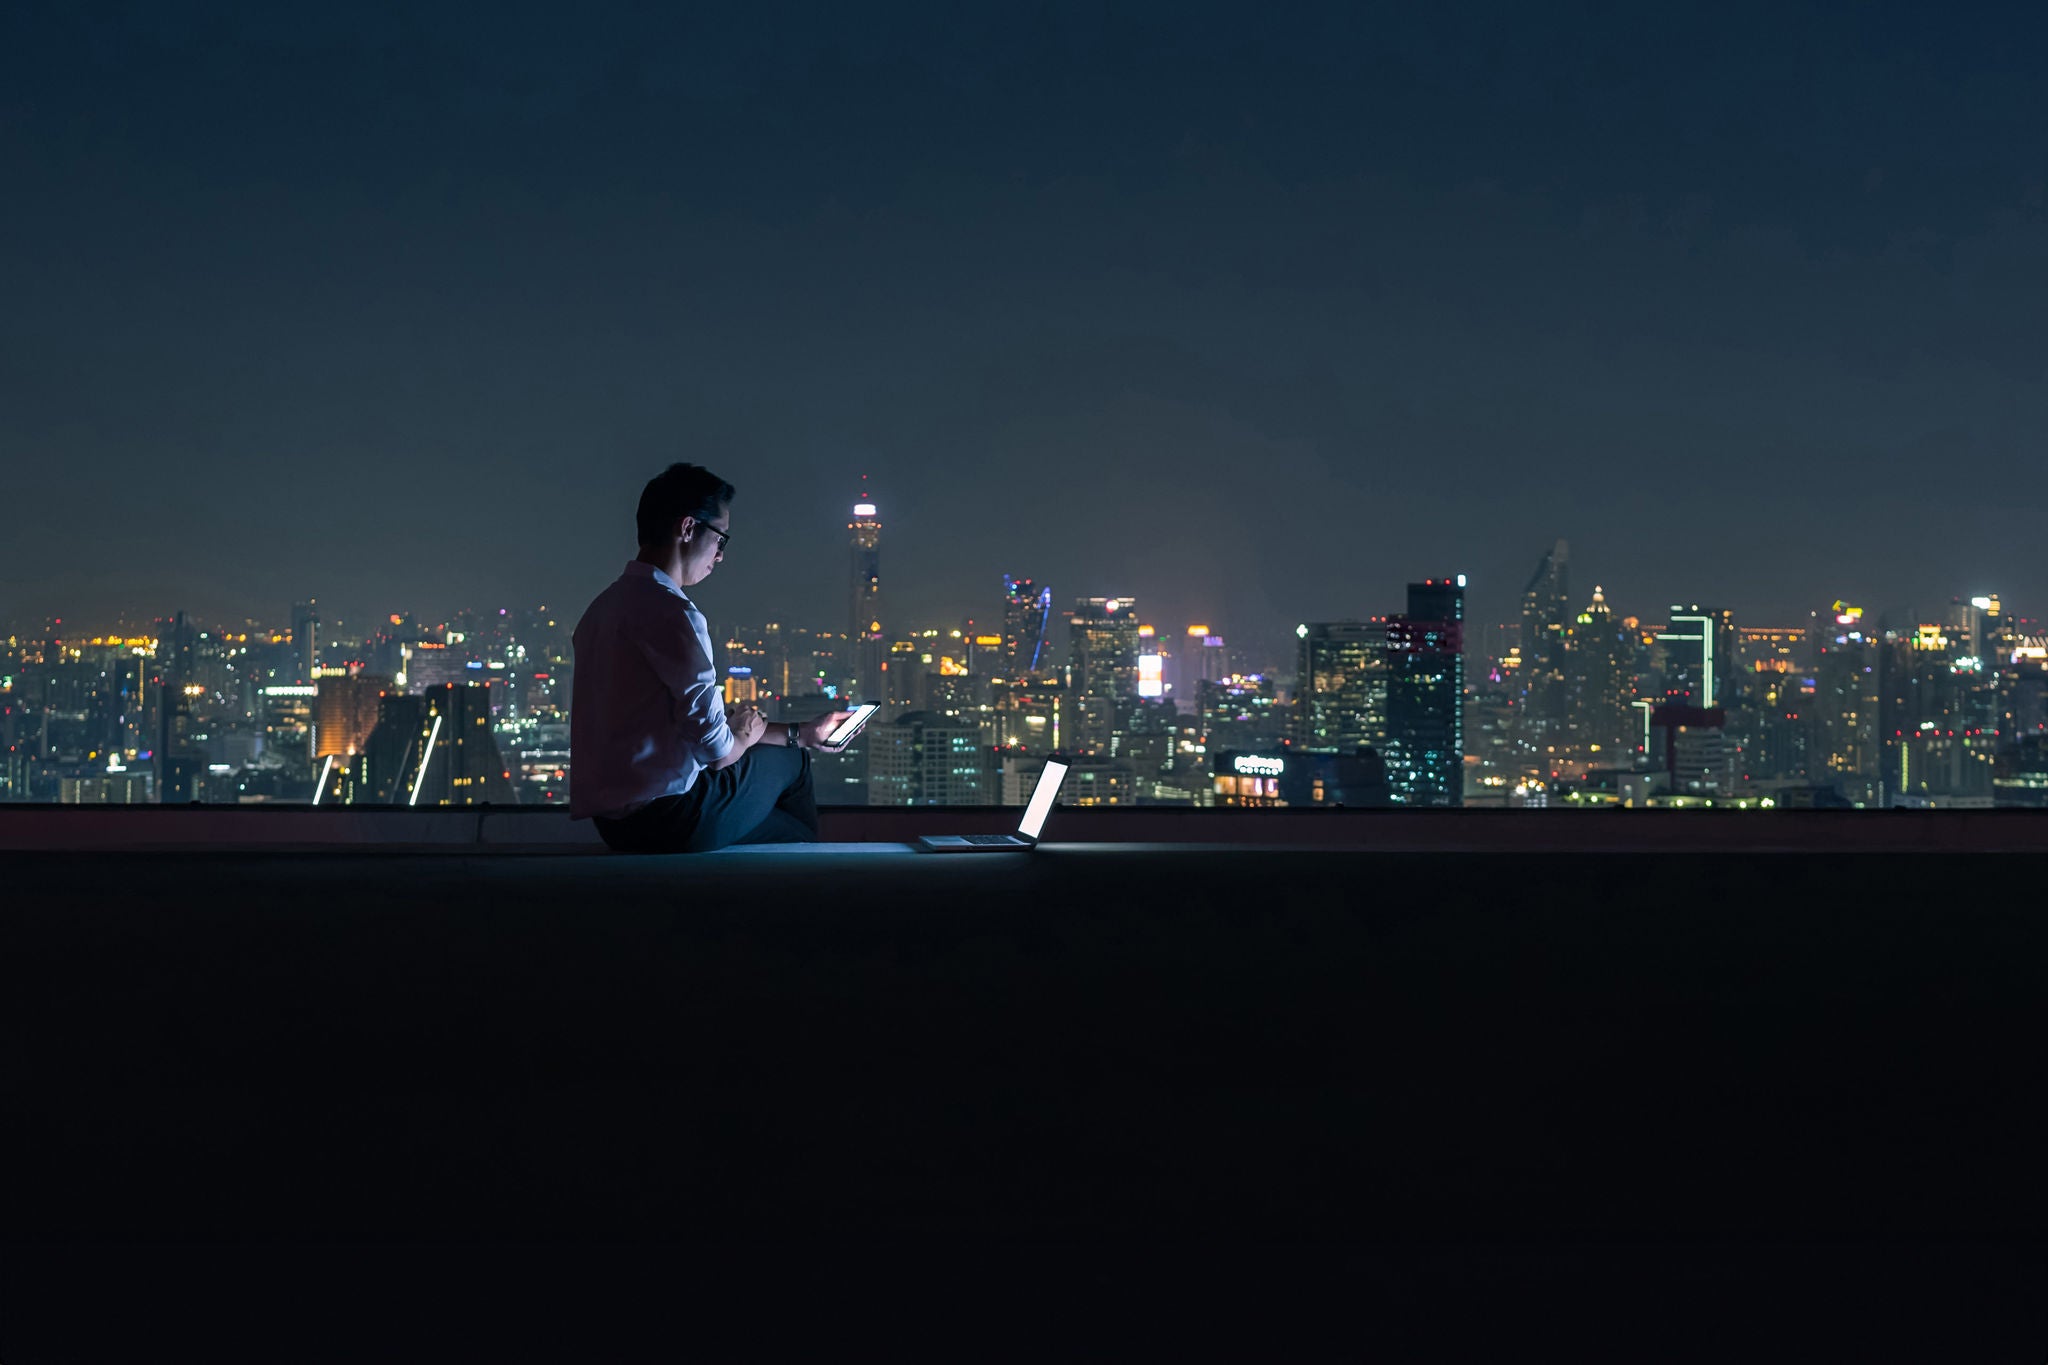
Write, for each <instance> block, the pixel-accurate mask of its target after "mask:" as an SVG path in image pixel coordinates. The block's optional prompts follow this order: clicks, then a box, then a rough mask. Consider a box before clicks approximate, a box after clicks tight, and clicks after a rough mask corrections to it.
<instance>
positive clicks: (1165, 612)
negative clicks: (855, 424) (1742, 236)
mask: <svg viewBox="0 0 2048 1365" xmlns="http://www.w3.org/2000/svg"><path fill="white" fill-rule="evenodd" d="M869 496H870V495H868V494H865V493H864V494H862V495H861V497H862V498H864V499H865V498H867V497H869ZM875 496H877V497H879V495H875ZM851 508H868V509H870V510H869V511H867V512H866V513H862V514H859V515H858V519H859V520H860V522H861V523H862V524H863V525H867V526H871V527H875V528H877V529H879V530H880V531H881V533H882V534H883V535H885V536H886V537H887V539H886V542H885V550H884V553H885V556H886V562H887V566H888V567H887V570H886V573H887V584H888V587H887V600H888V603H889V606H888V609H887V612H886V616H887V619H886V620H885V621H884V622H883V624H884V627H885V630H898V629H911V628H917V629H925V628H930V627H933V626H940V627H942V628H945V627H952V626H955V625H958V624H959V623H961V622H963V621H967V620H973V621H976V622H979V623H981V624H983V625H988V626H995V625H999V624H1000V623H1001V620H1002V614H1003V609H1004V608H1003V601H1004V598H1003V583H1004V580H1005V579H1006V578H1007V577H1008V576H1009V573H1010V568H1009V567H1006V568H1005V569H1002V570H998V571H997V572H996V573H995V574H994V575H993V576H992V577H993V581H994V584H995V586H994V587H993V588H992V589H985V590H984V591H982V592H980V593H978V594H976V595H974V597H972V598H970V597H969V596H968V594H966V593H965V592H962V591H959V590H958V588H957V587H955V586H954V580H952V579H950V578H949V579H948V580H947V581H948V589H947V591H948V592H949V593H951V594H952V595H951V597H950V599H949V600H950V603H951V604H953V609H950V610H949V609H948V608H947V607H938V608H936V609H934V608H929V607H916V606H904V605H902V604H903V603H913V604H915V603H930V602H933V601H937V600H941V599H940V598H939V594H938V593H937V592H935V591H934V590H933V589H932V588H931V587H930V585H928V584H922V583H920V582H919V581H918V580H917V579H915V578H914V577H911V576H910V575H909V573H907V572H906V571H905V570H904V569H903V568H902V567H901V565H902V561H903V560H904V559H905V558H909V559H910V560H911V562H912V563H913V564H915V563H918V562H920V559H921V557H920V556H917V555H916V554H915V553H912V554H910V555H907V556H906V555H905V549H906V547H905V545H904V543H903V537H902V536H901V535H900V534H892V533H891V530H890V528H891V527H892V525H893V518H892V517H891V515H890V511H889V505H888V504H886V503H880V502H876V501H861V502H858V503H853V504H849V506H848V507H843V508H842V509H841V513H840V515H841V516H842V517H843V516H845V515H846V514H847V513H848V511H849V510H850V509H851ZM841 524H844V523H841ZM836 530H837V527H836V526H828V527H827V528H824V529H823V534H822V536H821V538H822V539H823V540H824V542H825V543H823V544H820V545H819V546H817V547H815V555H814V558H815V559H816V560H818V561H819V564H820V570H819V572H820V583H821V589H820V592H819V593H818V594H815V595H814V596H813V597H812V598H811V599H809V603H810V606H809V609H808V610H802V609H797V610H775V609H773V608H770V609H767V610H755V611H747V610H739V609H732V608H730V607H728V606H727V602H728V601H732V600H738V601H741V602H747V603H753V602H757V601H758V600H759V594H758V593H748V592H745V591H743V590H741V591H735V589H743V588H744V583H743V580H744V578H745V576H746V568H745V561H744V560H740V561H739V565H740V567H739V568H738V569H737V570H736V569H734V568H733V567H732V566H731V565H729V564H728V565H721V566H720V568H719V569H718V570H717V572H716V573H715V574H714V575H713V577H712V578H711V579H710V580H707V583H706V584H705V585H702V586H699V587H698V588H697V589H695V590H694V594H693V595H694V598H695V600H697V601H699V603H700V605H701V606H703V607H704V608H705V610H706V614H707V616H708V617H709V618H710V619H712V620H713V621H714V622H717V623H720V624H721V625H723V626H727V627H731V626H740V625H751V624H756V623H765V622H771V621H782V622H785V623H787V624H790V625H793V626H797V627H800V628H803V629H806V630H827V631H829V630H845V629H848V627H849V623H848V621H847V619H846V618H847V616H848V611H847V608H846V606H845V605H844V603H845V599H844V597H843V596H840V597H839V605H837V606H834V605H833V604H832V603H831V602H830V601H829V600H826V599H829V598H830V597H832V596H835V595H839V594H843V593H844V591H845V583H844V573H845V569H844V556H845V552H846V551H845V545H844V543H843V541H840V540H837V539H834V538H833V533H834V532H835V531H836ZM742 533H743V534H744V532H742ZM630 538H631V537H630V535H629V536H628V537H627V539H630ZM1560 543H1568V544H1573V545H1577V544H1578V542H1576V541H1573V540H1571V539H1570V538H1562V539H1561V541H1560ZM627 557H628V558H630V557H631V551H630V550H629V551H628V552H627ZM1573 558H1574V560H1575V561H1576V562H1577V563H1578V564H1579V565H1580V566H1581V567H1579V568H1578V570H1577V574H1578V577H1579V579H1581V580H1586V579H1591V578H1593V577H1594V576H1593V575H1592V574H1591V573H1589V572H1588V570H1587V569H1586V568H1585V567H1583V566H1584V564H1585V559H1586V557H1585V556H1584V555H1583V554H1582V553H1580V552H1579V551H1577V550H1575V551H1574V552H1573ZM832 559H837V560H838V561H839V563H838V565H837V566H836V567H835V569H833V570H829V571H828V570H827V569H826V568H825V567H824V564H825V562H826V561H828V560H832ZM1030 567H1032V569H1033V572H1032V575H1031V576H1032V578H1033V579H1035V580H1036V582H1037V584H1038V585H1039V586H1040V587H1041V588H1046V589H1048V590H1050V591H1051V593H1052V595H1053V603H1054V607H1055V609H1056V610H1064V607H1063V605H1062V604H1064V603H1067V602H1070V601H1072V600H1077V599H1080V598H1086V597H1090V596H1099V595H1101V594H1102V593H1104V592H1107V591H1110V590H1111V588H1112V587H1114V585H1109V586H1092V587H1078V588H1075V589H1074V590H1072V591H1070V590H1069V589H1068V587H1067V586H1066V581H1065V580H1064V578H1063V577H1062V576H1061V575H1060V574H1059V573H1058V571H1057V569H1058V566H1046V565H1043V564H1039V565H1035V566H1030ZM1437 571H1438V572H1445V570H1444V569H1443V566H1441V565H1438V566H1437ZM616 572H617V570H616V566H613V567H612V568H610V569H609V570H608V571H607V573H608V575H615V574H616ZM832 572H836V573H837V574H838V575H839V581H838V582H836V583H834V582H832V580H831V578H830V577H829V574H830V573H832ZM912 572H914V570H913V571H912ZM1463 576H1464V577H1465V578H1466V580H1467V581H1468V582H1470V583H1471V584H1472V586H1471V587H1470V589H1469V590H1468V591H1469V599H1470V600H1472V601H1474V602H1477V603H1480V604H1482V605H1481V606H1480V607H1479V608H1476V609H1474V610H1473V611H1472V613H1471V616H1470V619H1471V621H1472V622H1473V623H1474V624H1475V626H1481V625H1483V626H1492V625H1494V624H1495V623H1508V622H1512V621H1513V620H1515V619H1516V617H1517V615H1518V613H1519V610H1520V602H1521V597H1522V590H1521V589H1519V588H1509V587H1508V586H1506V585H1505V584H1504V583H1501V582H1496V583H1493V584H1491V585H1485V584H1482V583H1480V582H1478V581H1476V580H1473V579H1472V577H1471V575H1470V574H1469V573H1468V574H1464V575H1463ZM984 577H988V576H984ZM1511 577H1512V576H1511ZM604 581H606V582H608V581H609V576H607V577H606V578H605V580H604ZM1389 581H1396V582H1397V581H1399V576H1398V575H1397V576H1396V578H1395V579H1394V580H1389ZM1517 581H1519V580H1517ZM1596 588H1597V589H1601V590H1603V591H1604V593H1605V599H1606V602H1607V604H1608V606H1609V607H1611V608H1613V609H1614V610H1615V611H1616V612H1617V614H1618V615H1620V616H1633V617H1636V618H1638V619H1640V620H1642V621H1644V622H1646V623H1661V618H1662V614H1663V613H1664V611H1665V610H1666V609H1667V608H1669V607H1670V606H1671V605H1672V603H1674V602H1678V601H1685V600H1699V599H1712V600H1715V601H1717V602H1719V603H1721V604H1722V605H1723V606H1724V607H1725V608H1726V609H1728V610H1732V611H1733V612H1734V613H1735V614H1736V616H1737V618H1738V619H1741V620H1742V621H1743V622H1744V623H1745V624H1753V625H1771V626H1784V627H1801V626H1805V625H1807V624H1809V623H1810V621H1812V620H1813V619H1816V618H1817V617H1819V616H1821V615H1824V614H1825V608H1826V607H1827V605H1828V604H1829V603H1831V602H1834V601H1841V600H1847V601H1853V602H1856V603H1858V604H1859V605H1860V606H1862V607H1863V608H1864V610H1866V611H1867V612H1868V613H1869V615H1870V617H1871V619H1872V621H1873V622H1876V621H1880V620H1883V621H1888V622H1891V623H1892V624H1894V625H1897V626H1909V625H1914V624H1918V623H1919V622H1921V621H1923V620H1933V619H1936V618H1937V617H1938V616H1939V615H1940V613H1941V612H1942V611H1943V610H1945V609H1946V608H1947V607H1949V606H1950V605H1951V604H1953V603H1958V602H1966V601H1968V600H1969V599H1970V598H1972V597H1976V596H1982V595H1985V594H1991V595H1995V596H1999V597H2001V598H2002V599H2003V600H2004V601H2005V602H2006V603H2007V604H2008V609H2010V610H2014V611H2016V612H2017V613H2019V614H2020V615H2021V616H2022V617H2023V618H2026V617H2031V616H2032V615H2033V612H2030V611H2029V610H2028V604H2026V603H2023V602H2022V601H2021V600H2020V599H2019V598H2018V597H2017V595H2016V594H2014V593H2013V592H2011V591H2010V590H2009V589H2006V588H2004V587H2003V586H2002V585H1999V584H1988V585H1976V584H1971V585H1968V586H1967V587H1965V588H1961V589H1953V590H1950V591H1949V593H1948V595H1947V596H1946V597H1945V598H1944V597H1942V596H1941V594H1940V590H1939V589H1938V588H1933V587H1929V588H1926V589H1924V590H1919V591H1914V592H1911V593H1908V594H1906V596H1907V597H1908V598H1909V599H1910V600H1908V601H1907V602H1904V603H1891V604H1887V603H1882V602H1877V601H1875V600H1874V599H1873V598H1872V597H1871V596H1870V595H1869V594H1867V593H1862V592H1858V591H1855V590H1854V589H1853V586H1852V587H1850V588H1849V589H1846V590H1845V589H1842V588H1837V589H1834V590H1830V591H1827V592H1825V593H1824V594H1822V595H1820V596H1818V597H1815V598H1811V599H1808V600H1807V602H1806V603H1805V604H1804V605H1803V606H1801V605H1797V604H1795V605H1793V606H1792V607H1790V608H1789V609H1788V610H1786V611H1784V612H1783V613H1781V614H1779V615H1776V616H1767V615H1766V614H1763V613H1757V612H1753V611H1751V610H1749V609H1747V607H1746V604H1742V603H1739V602H1732V601H1728V600H1727V599H1726V597H1725V595H1722V594H1717V593H1715V592H1713V591H1711V590H1710V588H1711V585H1710V584H1708V585H1702V584H1701V583H1700V581H1699V580H1698V579H1691V580H1688V581H1687V583H1686V584H1685V586H1684V587H1683V590H1682V591H1676V592H1673V593H1671V594H1669V596H1668V597H1666V598H1664V599H1663V600H1662V605H1658V602H1659V598H1658V596H1657V595H1655V594H1649V595H1645V594H1643V593H1641V592H1639V591H1637V590H1635V589H1634V588H1633V587H1632V586H1631V585H1629V584H1627V583H1626V582H1617V580H1616V579H1615V578H1614V576H1613V575H1611V574H1610V575H1606V576H1604V577H1600V578H1598V579H1597V580H1596V581H1594V582H1591V583H1587V584H1585V585H1584V586H1581V587H1577V588H1575V589H1574V592H1575V593H1576V595H1577V597H1579V598H1583V599H1584V600H1585V601H1590V600H1591V594H1592V592H1593V591H1594V590H1595V589H1596ZM417 595H424V594H415V596H417ZM592 595H594V593H593V594H592ZM1117 595H1120V596H1125V597H1131V598H1134V599H1136V600H1138V601H1140V602H1142V603H1144V604H1145V610H1144V612H1143V614H1144V615H1145V616H1146V617H1147V619H1152V620H1156V621H1158V622H1159V623H1161V624H1162V625H1166V626H1170V627H1173V628H1175V629H1178V627H1180V626H1182V625H1185V624H1189V623H1193V622H1198V621H1199V622H1205V623H1210V624H1212V625H1213V626H1214V627H1215V628H1216V629H1217V630H1218V631H1219V632H1220V633H1222V634H1223V635H1225V636H1226V637H1228V638H1230V639H1232V641H1233V642H1234V643H1235V642H1242V645H1243V647H1244V648H1247V649H1256V650H1260V651H1264V652H1267V653H1270V654H1275V655H1276V657H1277V656H1278V655H1282V654H1284V653H1285V652H1286V651H1287V650H1289V649H1290V648H1291V645H1290V644H1289V638H1290V636H1291V632H1292V630H1293V628H1294V625H1295V624H1297V623H1298V622H1300V621H1344V620H1366V619H1371V618H1373V617H1376V616H1385V615H1387V614H1390V613H1391V612H1393V611H1395V610H1397V609H1398V606H1399V602H1398V598H1397V596H1396V593H1395V592H1393V591H1387V590H1384V589H1383V590H1382V591H1381V592H1380V595H1379V598H1378V599H1377V600H1375V601H1372V602H1368V603H1361V604H1359V605H1356V606H1353V607H1351V608H1349V609H1345V610H1338V611H1309V610H1295V611H1292V612H1289V611H1285V610H1279V611H1273V612H1268V613H1265V614H1263V615H1262V616H1260V617H1258V618H1256V619H1233V618H1232V616H1231V615H1230V614H1229V613H1228V612H1227V611H1225V610H1222V609H1219V608H1216V607H1214V606H1206V607H1205V606H1204V605H1203V603H1202V602H1200V601H1199V600H1192V599H1191V598H1190V596H1189V594H1188V593H1186V592H1185V591H1181V592H1175V591H1173V590H1171V589H1167V590H1164V591H1161V592H1160V593H1158V594H1157V595H1148V594H1146V593H1144V592H1139V591H1133V590H1130V588H1129V587H1128V586H1127V585H1126V586H1125V587H1124V588H1123V589H1122V590H1121V591H1119V592H1118V594H1117ZM302 596H303V597H306V598H312V599H317V600H319V601H321V602H324V603H327V604H328V605H327V606H326V607H325V608H324V609H323V614H324V616H325V617H326V619H327V620H329V621H333V622H344V623H346V622H355V623H359V624H364V625H368V624H375V623H381V622H383V621H384V620H385V619H386V618H388V617H389V616H390V615H392V614H393V613H394V612H397V613H399V614H403V615H405V616H407V617H408V618H410V619H414V620H417V621H420V622H423V623H426V622H438V623H443V624H445V623H446V622H447V621H449V620H451V619H453V618H454V617H455V616H457V615H458V614H461V613H463V612H486V613H487V612H488V611H490V610H496V609H505V608H510V607H517V608H519V609H522V610H524V609H532V608H536V607H538V608H542V609H546V610H549V611H551V612H554V613H556V614H560V613H563V612H567V613H569V616H570V618H571V619H573V617H574V616H575V615H576V614H577V613H579V612H580V611H581V610H582V602H581V601H577V600H576V599H575V598H574V597H573V595H571V596H563V595H557V596H556V597H555V598H553V599H551V600H547V601H532V602H527V601H516V602H504V601H495V600H484V601H478V602H472V603H460V604H447V605H444V606H442V607H440V608H439V609H436V610H425V611H422V610H420V609H418V608H417V607H416V606H414V605H413V604H412V603H410V602H407V603H403V604H400V603H392V604H384V605H376V604H359V605H350V603H349V598H348V595H347V594H346V592H345V591H344V592H342V593H335V592H332V591H322V592H307V593H304V594H302ZM1332 596H1333V595H1332V594H1330V593H1328V592H1327V591H1325V592H1323V593H1321V594H1318V595H1317V596H1316V597H1315V598H1313V599H1309V600H1315V601H1329V600H1332ZM246 600H247V601H248V602H249V603H250V605H251V609H249V610H245V611H232V612H225V613H223V612H219V611H214V612H206V611H203V610H199V609H195V608H193V607H191V606H188V605H187V604H186V603H184V602H182V601H180V602H177V603H174V604H171V605H168V606H160V607H158V608H157V609H155V610H150V609H148V608H147V607H141V608H131V609H129V610H126V611H122V612H114V613H104V612H103V613H102V614H99V615H97V616H95V615H93V614H91V613H90V612H81V611H79V610H77V609H76V608H73V609H71V610H68V611H67V610H56V611H45V612H40V613H33V612H28V611H25V610H23V608H22V605H21V604H18V603H14V602H7V601H4V600H0V626H4V627H5V628H6V629H8V630H9V631H10V632H11V633H13V634H16V635H22V634H24V633H27V634H33V632H35V631H38V630H41V629H43V628H44V624H45V622H46V621H48V620H50V619H52V618H55V619H68V620H69V621H70V622H71V623H72V629H74V630H84V631H86V632H88V633H106V632H109V631H119V630H128V631H133V630H135V629H139V628H141V627H143V626H146V625H147V624H148V623H150V622H152V621H161V620H167V619H169V618H170V616H172V615H174V614H175V613H176V612H178V611H185V612H186V613H187V614H188V615H189V616H191V617H192V618H193V619H194V620H196V621H206V622H209V623H210V624H213V625H216V626H221V627H227V626H232V625H239V624H240V623H243V622H258V623H265V624H268V623H269V622H270V621H272V620H274V619H276V613H277V612H278V611H279V606H280V604H278V603H274V602H270V601H268V594H265V595H264V597H261V598H258V597H255V596H249V597H248V598H247V599H246ZM584 600H585V601H587V599H584ZM1354 600H1355V599H1354ZM1162 602H1163V603H1165V605H1164V606H1161V605H1159V604H1161V603H1162ZM1583 605H1584V602H1583V601H1574V602H1573V603H1572V606H1573V609H1574V610H1577V609H1578V608H1579V607H1580V606H1583ZM2036 610H2038V609H2036Z"/></svg>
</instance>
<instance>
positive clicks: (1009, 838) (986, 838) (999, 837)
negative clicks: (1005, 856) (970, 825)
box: [960, 834, 1017, 844]
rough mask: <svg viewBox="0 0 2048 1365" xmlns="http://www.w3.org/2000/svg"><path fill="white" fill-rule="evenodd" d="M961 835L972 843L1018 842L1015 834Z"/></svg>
mask: <svg viewBox="0 0 2048 1365" xmlns="http://www.w3.org/2000/svg"><path fill="white" fill-rule="evenodd" d="M960 837H961V838H962V839H965V840H966V841H967V842H968V843H970V844H1014V843H1016V842H1017V836H1016V835H1014V834H963V835H961V836H960Z"/></svg>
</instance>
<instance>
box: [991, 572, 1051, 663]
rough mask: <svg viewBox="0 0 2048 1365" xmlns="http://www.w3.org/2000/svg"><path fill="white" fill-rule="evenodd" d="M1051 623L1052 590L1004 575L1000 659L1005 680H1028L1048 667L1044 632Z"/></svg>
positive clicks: (1028, 580)
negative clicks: (1006, 676) (1001, 656)
mask: <svg viewBox="0 0 2048 1365" xmlns="http://www.w3.org/2000/svg"><path fill="white" fill-rule="evenodd" d="M1051 619H1052V589H1051V588H1049V587H1047V588H1041V587H1039V586H1038V585H1037V584H1036V583H1033V582H1032V581H1031V580H1030V579H1028V578H1012V577H1011V576H1010V575H1008V574H1004V575H1003V657H1004V668H1005V669H1006V670H1007V672H1008V676H1010V677H1012V678H1024V677H1029V676H1030V675H1031V674H1033V673H1036V672H1038V671H1039V670H1040V669H1042V668H1045V667H1046V666H1047V665H1048V664H1049V663H1050V660H1049V659H1047V658H1046V648H1045V643H1046V641H1045V630H1046V624H1047V622H1048V621H1050V620H1051Z"/></svg>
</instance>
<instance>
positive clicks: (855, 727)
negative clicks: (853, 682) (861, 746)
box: [819, 701, 882, 750]
mask: <svg viewBox="0 0 2048 1365" xmlns="http://www.w3.org/2000/svg"><path fill="white" fill-rule="evenodd" d="M881 709H882V704H881V703H880V702H878V701H864V702H861V703H860V704H859V705H857V706H855V707H854V708H853V714H852V715H850V716H848V717H847V718H846V719H845V720H842V721H840V722H839V725H838V727H837V728H836V729H834V730H833V731H832V733H831V734H829V735H827V736H825V742H824V743H823V744H822V745H820V746H819V747H820V748H825V749H833V750H838V749H844V748H845V747H846V746H847V745H848V744H851V743H852V742H853V737H854V736H855V735H857V734H859V733H860V731H861V727H862V726H864V725H866V724H867V723H868V717H869V716H872V715H873V714H875V712H877V711H879V710H881Z"/></svg>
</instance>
